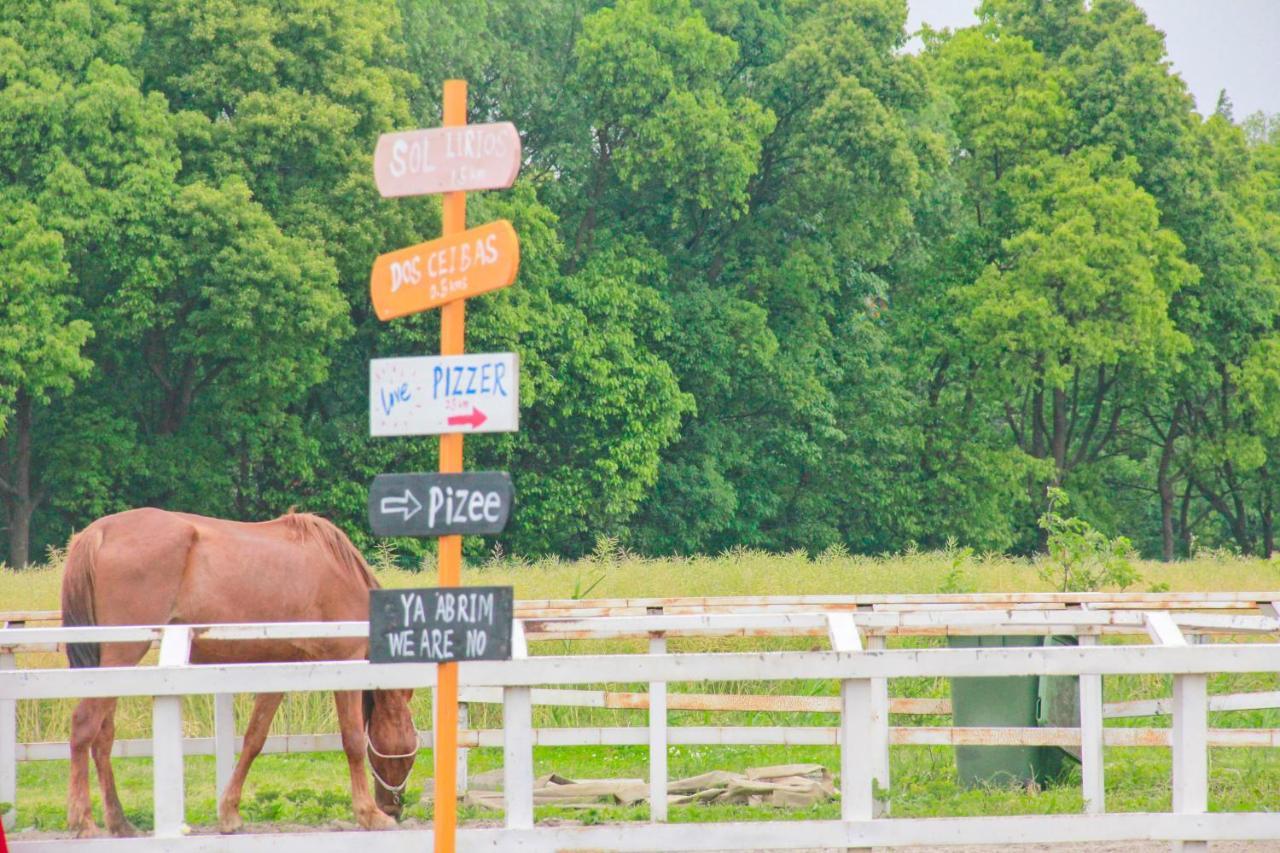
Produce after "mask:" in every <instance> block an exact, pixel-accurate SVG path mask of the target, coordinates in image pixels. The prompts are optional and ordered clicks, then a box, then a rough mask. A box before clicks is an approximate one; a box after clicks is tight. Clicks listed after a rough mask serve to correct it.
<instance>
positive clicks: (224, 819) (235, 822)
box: [218, 812, 244, 835]
mask: <svg viewBox="0 0 1280 853" xmlns="http://www.w3.org/2000/svg"><path fill="white" fill-rule="evenodd" d="M243 826H244V820H243V819H241V817H240V813H239V812H232V813H231V814H228V815H220V816H219V817H218V832H221V833H222V834H223V835H231V834H232V833H233V832H239V831H240V829H241V827H243Z"/></svg>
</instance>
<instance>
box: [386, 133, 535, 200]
mask: <svg viewBox="0 0 1280 853" xmlns="http://www.w3.org/2000/svg"><path fill="white" fill-rule="evenodd" d="M519 172H520V134H518V133H516V126H515V125H514V124H512V123H511V122H509V121H507V122H500V123H497V124H467V125H462V126H461V127H433V128H430V129H427V130H406V131H403V132H401V133H384V134H382V135H381V136H379V137H378V147H377V148H376V149H375V150H374V152H373V179H374V182H375V183H377V185H378V192H380V193H382V196H383V198H392V197H394V196H407V195H428V194H431V193H446V192H458V191H467V190H499V189H504V188H506V187H509V186H511V185H512V184H513V183H515V180H516V175H517V174H518V173H519Z"/></svg>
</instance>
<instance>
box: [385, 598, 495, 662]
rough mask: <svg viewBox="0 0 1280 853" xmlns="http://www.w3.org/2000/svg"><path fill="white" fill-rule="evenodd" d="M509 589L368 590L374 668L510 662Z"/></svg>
mask: <svg viewBox="0 0 1280 853" xmlns="http://www.w3.org/2000/svg"><path fill="white" fill-rule="evenodd" d="M514 613H515V596H514V594H513V589H512V587H509V586H456V587H431V588H426V589H371V590H369V661H370V662H371V663H445V662H449V661H468V660H511V624H512V616H513V614H514Z"/></svg>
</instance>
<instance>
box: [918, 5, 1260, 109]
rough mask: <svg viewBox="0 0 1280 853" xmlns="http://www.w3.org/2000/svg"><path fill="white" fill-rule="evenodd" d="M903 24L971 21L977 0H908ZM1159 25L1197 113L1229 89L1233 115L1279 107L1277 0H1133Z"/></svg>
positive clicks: (953, 24) (964, 23)
mask: <svg viewBox="0 0 1280 853" xmlns="http://www.w3.org/2000/svg"><path fill="white" fill-rule="evenodd" d="M908 2H909V3H910V7H911V13H910V15H909V17H908V19H907V30H908V31H909V32H914V31H915V30H917V29H919V27H920V24H921V22H924V23H927V24H929V26H931V27H934V28H935V29H941V28H942V27H951V28H952V29H955V28H957V27H964V26H968V25H969V24H972V23H974V22H975V21H976V20H977V19H976V17H975V16H974V14H973V10H974V8H976V7H977V5H978V4H977V2H976V0H908ZM1137 3H1138V5H1139V6H1140V7H1142V9H1143V10H1145V11H1146V13H1147V19H1148V20H1149V21H1151V23H1153V24H1155V26H1156V27H1158V28H1159V29H1161V30H1163V31H1164V34H1165V45H1166V47H1167V48H1168V51H1169V59H1170V60H1172V62H1173V70H1174V71H1176V72H1178V74H1180V75H1181V76H1182V79H1183V80H1185V81H1186V82H1187V87H1188V88H1189V89H1190V90H1191V94H1192V95H1194V96H1195V99H1196V106H1197V108H1198V109H1199V111H1200V112H1201V113H1207V112H1210V111H1212V110H1213V108H1214V105H1215V104H1217V102H1218V92H1219V90H1221V89H1226V90H1227V94H1228V95H1230V96H1231V101H1232V103H1233V104H1234V105H1235V117H1236V121H1239V120H1241V119H1243V118H1244V117H1245V116H1247V115H1249V114H1250V113H1252V112H1255V111H1257V110H1265V111H1266V112H1267V113H1280V0H1137Z"/></svg>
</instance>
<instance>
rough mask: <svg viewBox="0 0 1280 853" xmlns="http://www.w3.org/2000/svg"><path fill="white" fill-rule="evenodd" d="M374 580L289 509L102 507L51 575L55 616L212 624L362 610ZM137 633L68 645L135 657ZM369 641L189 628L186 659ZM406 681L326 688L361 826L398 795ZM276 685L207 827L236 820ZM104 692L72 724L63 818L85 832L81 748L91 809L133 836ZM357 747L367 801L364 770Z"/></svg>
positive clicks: (348, 647) (406, 725)
mask: <svg viewBox="0 0 1280 853" xmlns="http://www.w3.org/2000/svg"><path fill="white" fill-rule="evenodd" d="M377 586H378V582H377V580H375V579H374V577H373V574H372V573H371V572H370V571H369V566H368V564H367V563H365V561H364V558H363V557H361V555H360V552H359V551H357V550H356V548H355V546H354V545H352V544H351V540H349V539H348V538H347V537H346V535H344V534H343V533H342V531H340V530H339V529H338V528H336V527H334V526H333V525H332V524H330V523H329V522H327V521H325V520H324V519H322V518H318V517H316V516H313V515H303V514H292V513H291V514H289V515H286V516H283V517H281V518H277V519H275V520H274V521H265V522H262V523H259V524H246V523H243V522H237V521H223V520H221V519H215V518H204V517H202V516H198V515H187V514H185V513H177V512H166V511H164V510H159V509H136V510H130V511H128V512H122V513H119V514H118V515H110V516H107V517H105V518H100V519H98V520H97V521H95V522H93V524H90V525H89V526H88V527H87V528H85V529H84V530H83V531H82V532H81V533H80V534H79V535H77V536H76V537H75V539H74V540H73V541H72V543H71V547H70V549H69V551H68V553H67V566H66V572H65V573H64V575H63V578H62V619H63V624H64V625H166V624H171V623H186V624H207V623H214V622H299V621H347V620H350V621H363V620H366V619H368V618H369V590H370V589H373V588H376V587H377ZM148 646H149V644H148V643H145V642H144V643H104V644H99V643H73V644H69V645H68V647H67V657H68V658H69V659H70V661H71V665H72V666H73V667H89V666H133V665H135V664H137V663H138V661H139V660H141V658H142V656H143V655H144V654H146V651H147V648H148ZM366 646H367V641H366V640H357V639H345V640H337V639H311V640H252V641H250V640H244V641H236V640H223V641H208V640H199V639H197V640H196V641H195V642H194V643H193V644H192V647H191V662H192V663H252V662H264V661H314V660H357V659H361V658H363V657H364V656H365V651H366ZM409 697H410V691H407V690H370V691H365V692H364V695H363V697H362V696H361V694H360V692H358V691H345V692H338V693H335V694H334V700H335V703H336V705H337V709H338V722H339V725H340V727H341V730H342V748H343V750H344V751H345V752H346V755H347V764H348V767H349V769H350V771H351V801H352V806H353V808H354V809H355V814H356V819H357V820H358V821H359V823H360V825H361V826H362V827H364V828H366V829H389V828H391V827H394V826H395V823H396V821H395V818H397V817H399V816H400V811H401V805H400V795H401V793H402V792H403V790H404V785H405V782H406V781H407V780H408V778H409V771H410V770H411V769H412V768H413V759H414V758H415V757H416V755H417V748H418V734H417V731H416V729H415V727H414V724H413V719H412V717H411V716H410V713H409ZM282 698H283V694H281V693H263V694H259V695H258V696H257V697H256V698H255V701H254V705H253V715H252V717H251V718H250V720H249V725H248V728H247V730H246V731H245V736H244V748H243V749H242V750H241V752H240V759H239V761H238V762H237V763H236V768H235V772H234V773H233V774H232V777H231V781H230V783H229V784H228V785H227V789H226V791H225V792H224V793H223V795H222V800H221V801H220V802H219V804H218V827H219V829H221V830H222V831H223V832H234V831H236V830H237V829H239V828H240V826H241V825H242V821H241V819H240V792H241V789H242V787H243V786H244V779H245V775H246V774H247V773H248V772H249V765H250V764H252V763H253V759H254V758H256V757H257V755H258V753H259V752H261V751H262V745H263V742H264V741H265V740H266V737H267V730H268V729H269V728H270V726H271V718H272V717H273V716H274V715H275V712H276V708H278V707H279V705H280V700H281V699H282ZM115 708H116V700H115V699H105V698H104V699H85V700H83V701H82V702H81V703H80V705H79V706H78V707H77V708H76V710H75V714H74V716H73V717H72V725H71V783H70V792H69V795H68V800H67V824H68V826H69V827H70V828H71V829H72V830H73V831H75V832H76V833H77V834H78V835H81V836H85V835H96V834H98V827H97V826H96V825H95V824H94V822H93V815H92V812H91V811H90V805H89V752H90V749H92V751H93V760H94V763H95V764H96V765H97V768H98V781H99V783H100V784H101V786H102V800H103V814H104V818H105V821H106V824H107V829H109V830H110V831H111V833H112V834H113V835H131V834H133V832H134V830H133V827H132V826H130V825H129V822H128V821H127V820H126V819H125V816H124V811H123V810H122V809H121V806H120V798H119V797H118V796H117V795H116V790H115V780H114V778H113V776H112V773H111V743H112V740H113V739H114V737H115V723H114V716H115ZM366 751H367V752H368V753H369V763H370V765H371V767H372V769H373V774H374V778H375V780H377V783H378V784H377V787H376V802H375V799H374V797H371V796H370V794H369V784H368V781H367V780H366V779H365V774H364V760H365V753H366Z"/></svg>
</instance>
